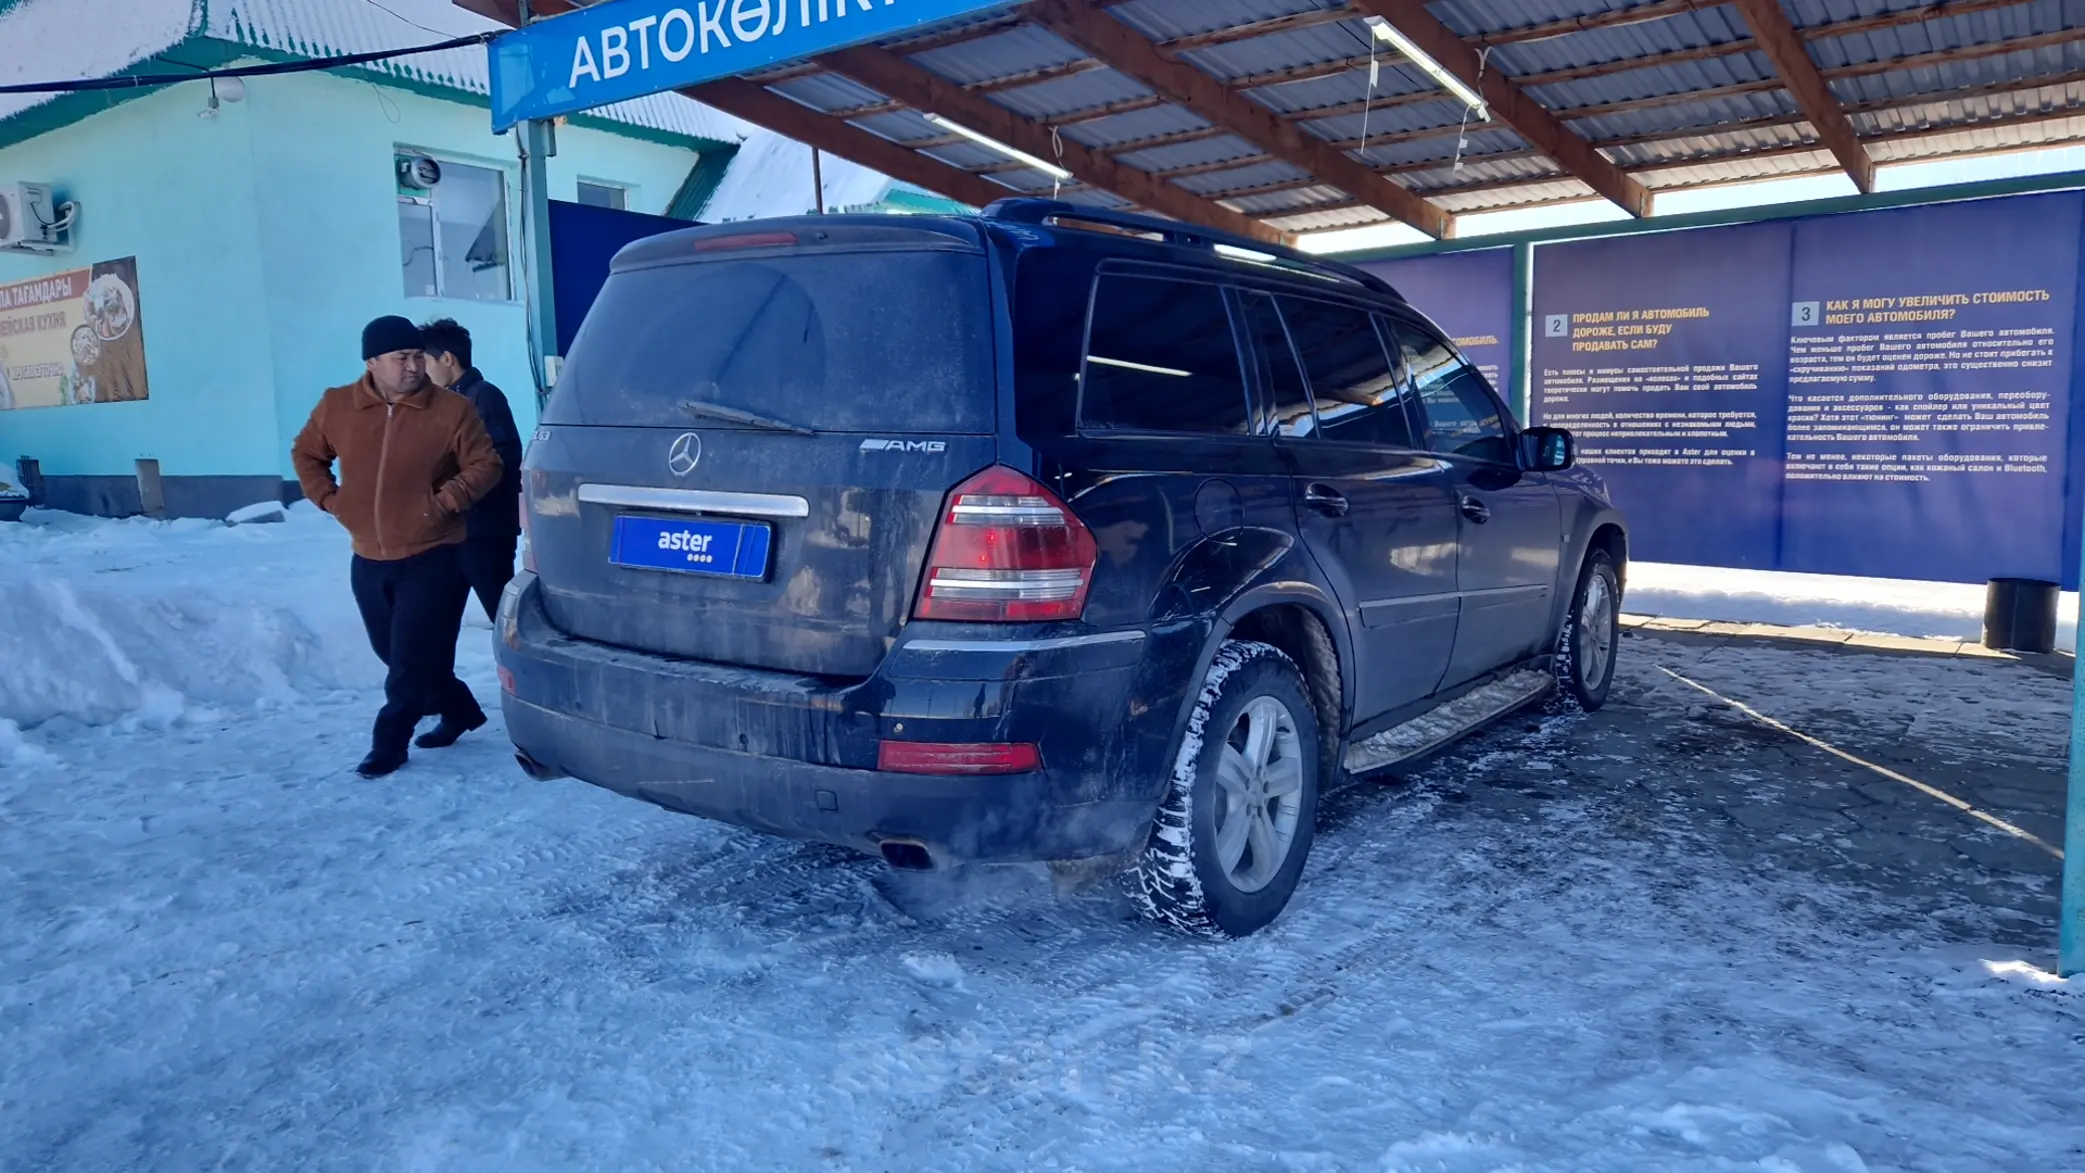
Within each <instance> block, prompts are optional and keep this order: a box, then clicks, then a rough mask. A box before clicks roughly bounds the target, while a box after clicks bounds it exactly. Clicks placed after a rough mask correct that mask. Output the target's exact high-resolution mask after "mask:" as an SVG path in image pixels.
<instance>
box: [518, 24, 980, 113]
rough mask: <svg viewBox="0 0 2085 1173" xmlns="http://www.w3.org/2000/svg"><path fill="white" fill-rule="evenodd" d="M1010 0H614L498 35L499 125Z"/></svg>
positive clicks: (726, 72) (746, 69)
mask: <svg viewBox="0 0 2085 1173" xmlns="http://www.w3.org/2000/svg"><path fill="white" fill-rule="evenodd" d="M1007 2H1008V0H609V3H606V4H598V5H595V6H593V7H590V8H582V9H580V10H578V11H576V12H572V13H568V14H566V15H564V16H559V17H556V18H554V19H551V20H545V21H540V22H538V23H536V24H532V25H530V26H528V27H527V28H522V29H516V30H514V31H513V32H511V33H507V34H506V35H504V36H502V37H500V38H499V39H497V40H495V41H493V42H492V44H491V45H490V46H489V47H488V52H489V53H490V54H491V58H492V60H491V75H492V128H493V129H494V130H496V131H500V130H506V129H507V128H508V127H510V126H513V125H514V124H515V123H517V122H523V121H526V120H529V119H536V118H553V117H556V116H557V115H560V114H571V113H573V112H575V111H579V110H588V109H592V108H594V107H596V106H605V105H608V104H610V103H612V102H622V101H627V100H629V99H631V98H641V97H644V96H645V95H646V94H656V93H662V92H664V91H666V90H673V89H679V88H680V87H682V86H689V85H695V84H697V83H699V82H705V81H714V80H716V79H717V78H720V77H730V76H732V75H734V74H740V73H747V72H750V71H752V70H756V69H764V68H766V67H768V66H771V65H775V64H778V63H780V62H784V61H791V60H795V59H796V58H799V57H808V56H812V55H814V54H818V53H825V52H829V51H831V50H834V49H840V48H845V47H846V46H848V45H856V44H860V43H862V42H864V41H873V40H879V39H881V38H884V37H888V36H892V35H895V34H897V33H902V32H904V31H906V30H908V29H912V28H917V27H919V26H921V25H927V24H933V23H935V22H937V21H943V20H948V19H950V18H951V17H957V16H963V15H966V14H968V13H972V12H981V11H984V10H986V9H990V8H1001V7H1005V6H1006V4H1007Z"/></svg>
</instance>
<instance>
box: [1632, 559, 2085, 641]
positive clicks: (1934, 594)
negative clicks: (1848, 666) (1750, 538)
mask: <svg viewBox="0 0 2085 1173" xmlns="http://www.w3.org/2000/svg"><path fill="white" fill-rule="evenodd" d="M1628 596H1629V597H1628V608H1629V610H1630V611H1632V612H1634V613H1636V614H1638V615H1662V616H1665V617H1667V618H1673V619H1720V620H1724V621H1727V622H1732V623H1773V624H1780V625H1782V626H1787V627H1841V628H1846V629H1848V630H1852V631H1873V632H1881V633H1884V634H1887V635H1908V636H1912V637H1915V638H1923V637H1926V636H1943V637H1947V638H1950V639H1960V640H1979V639H1982V638H1983V634H1984V588H1983V587H1982V586H1980V585H1975V584H1966V583H1951V582H1901V581H1898V580H1895V579H1885V578H1842V577H1839V576H1836V575H1828V574H1778V573H1773V572H1768V571H1759V570H1724V569H1720V568H1716V567H1705V566H1673V565H1670V564H1665V563H1653V562H1637V563H1633V564H1631V565H1630V567H1629V590H1628ZM2077 629H2078V595H2077V593H2076V592H2075V591H2067V592H2065V593H2064V594H2063V596H2062V598H2061V599H2060V600H2059V601H2058V603H2057V606H2056V646H2057V647H2058V648H2061V649H2063V650H2065V651H2069V650H2071V649H2072V648H2073V647H2075V646H2076V644H2077Z"/></svg>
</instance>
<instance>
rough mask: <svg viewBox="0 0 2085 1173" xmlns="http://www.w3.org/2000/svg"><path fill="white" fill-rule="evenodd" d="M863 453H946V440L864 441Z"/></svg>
mask: <svg viewBox="0 0 2085 1173" xmlns="http://www.w3.org/2000/svg"><path fill="white" fill-rule="evenodd" d="M862 451H863V452H946V451H948V441H946V440H863V441H862Z"/></svg>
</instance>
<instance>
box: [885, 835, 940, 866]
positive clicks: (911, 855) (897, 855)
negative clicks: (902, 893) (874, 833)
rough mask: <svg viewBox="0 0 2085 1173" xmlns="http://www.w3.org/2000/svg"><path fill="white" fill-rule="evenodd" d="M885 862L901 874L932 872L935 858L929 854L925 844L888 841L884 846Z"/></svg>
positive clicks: (896, 840) (908, 841)
mask: <svg viewBox="0 0 2085 1173" xmlns="http://www.w3.org/2000/svg"><path fill="white" fill-rule="evenodd" d="M882 848H883V862H884V863H887V864H889V865H890V866H891V867H892V868H893V869H895V870H897V871H901V872H931V871H933V870H934V857H933V856H931V855H929V854H927V848H926V845H925V844H924V843H917V842H914V841H913V840H910V839H886V840H884V841H883V844H882Z"/></svg>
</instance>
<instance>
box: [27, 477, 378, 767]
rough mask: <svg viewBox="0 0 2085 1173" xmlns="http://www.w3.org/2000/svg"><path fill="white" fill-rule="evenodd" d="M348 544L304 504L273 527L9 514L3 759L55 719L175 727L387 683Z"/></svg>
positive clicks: (38, 512)
mask: <svg viewBox="0 0 2085 1173" xmlns="http://www.w3.org/2000/svg"><path fill="white" fill-rule="evenodd" d="M348 554H349V551H348V543H347V536H346V534H345V533H343V532H342V531H341V530H340V528H339V526H338V525H336V524H335V523H334V522H333V520H332V519H331V518H328V517H326V516H325V515H324V514H321V513H319V512H318V511H317V510H315V509H313V508H312V507H311V506H309V505H302V504H300V505H298V506H296V507H295V508H294V509H292V510H290V511H289V521H288V523H287V524H284V525H274V526H258V527H248V526H240V527H236V528H232V527H227V526H224V525H222V524H220V523H218V522H211V521H175V522H155V521H148V520H144V519H141V518H138V519H131V520H127V521H105V520H97V519H92V518H84V517H77V516H74V515H71V514H65V513H56V512H48V511H42V510H35V511H31V512H30V514H29V515H28V518H27V519H26V520H25V521H23V522H21V523H17V524H11V525H5V526H0V598H4V599H5V604H4V607H0V720H4V721H6V722H9V723H10V725H9V726H6V727H0V759H8V758H11V757H12V756H13V754H12V752H10V750H9V746H10V744H11V743H18V742H19V729H21V728H33V727H35V726H38V725H42V724H44V723H46V722H50V721H53V720H57V719H69V720H71V721H75V722H80V723H83V724H89V725H109V724H123V725H128V726H145V727H164V726H167V725H171V724H175V723H178V722H181V721H183V720H187V719H191V718H200V717H203V716H206V715H209V713H210V710H211V709H247V710H251V709H255V708H263V709H265V708H272V707H276V706H279V705H281V704H284V703H287V702H289V701H291V700H293V699H295V698H297V697H298V696H299V695H300V694H309V693H314V692H321V693H322V692H325V691H330V690H334V689H341V688H367V687H371V686H373V685H376V684H380V683H381V681H382V667H381V665H379V664H378V663H377V661H376V659H375V657H374V656H373V655H371V653H370V651H369V647H368V644H367V642H366V641H365V639H364V637H363V635H362V627H361V620H360V618H359V617H358V616H357V615H356V612H355V607H354V600H353V598H352V597H351V596H350V594H349V593H348V587H347V562H348ZM9 729H13V730H15V731H14V732H9V731H8V730H9Z"/></svg>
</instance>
